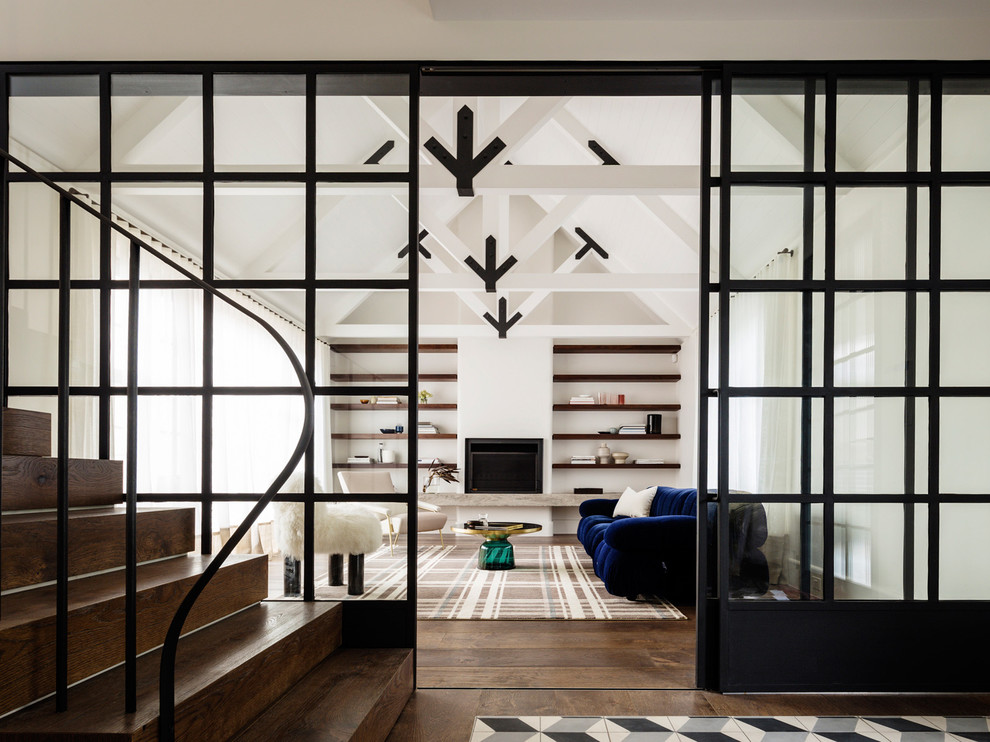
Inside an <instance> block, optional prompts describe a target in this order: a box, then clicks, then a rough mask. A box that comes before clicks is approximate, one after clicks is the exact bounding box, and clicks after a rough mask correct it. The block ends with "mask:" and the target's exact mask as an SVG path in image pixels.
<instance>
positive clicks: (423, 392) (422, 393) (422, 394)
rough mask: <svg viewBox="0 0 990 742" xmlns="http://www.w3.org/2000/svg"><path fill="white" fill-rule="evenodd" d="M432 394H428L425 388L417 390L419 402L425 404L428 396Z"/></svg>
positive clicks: (428, 399)
mask: <svg viewBox="0 0 990 742" xmlns="http://www.w3.org/2000/svg"><path fill="white" fill-rule="evenodd" d="M432 396H433V395H432V394H430V393H429V392H428V391H426V390H425V389H420V390H419V403H420V404H427V403H428V402H429V401H430V397H432Z"/></svg>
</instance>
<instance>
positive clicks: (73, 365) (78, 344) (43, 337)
mask: <svg viewBox="0 0 990 742" xmlns="http://www.w3.org/2000/svg"><path fill="white" fill-rule="evenodd" d="M99 306H100V304H99V292H97V291H85V290H80V289H76V290H73V291H72V292H71V293H70V295H69V383H70V384H72V385H74V386H76V385H78V386H95V385H96V384H98V383H99V367H100V363H99V357H100V355H99V330H98V320H99ZM8 311H9V314H8V322H9V330H8V331H9V347H10V354H9V355H10V358H9V366H8V374H9V383H10V385H11V386H55V385H57V384H58V291H55V290H49V289H11V290H10V292H9V304H8Z"/></svg>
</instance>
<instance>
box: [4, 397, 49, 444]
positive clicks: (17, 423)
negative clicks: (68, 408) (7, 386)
mask: <svg viewBox="0 0 990 742" xmlns="http://www.w3.org/2000/svg"><path fill="white" fill-rule="evenodd" d="M3 454H4V455H5V456H6V455H8V454H12V455H20V456H51V455H52V416H51V414H50V413H47V412H36V411H34V410H18V409H14V408H13V407H4V408H3Z"/></svg>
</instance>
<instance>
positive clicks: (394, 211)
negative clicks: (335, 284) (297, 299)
mask: <svg viewBox="0 0 990 742" xmlns="http://www.w3.org/2000/svg"><path fill="white" fill-rule="evenodd" d="M408 203H409V196H408V189H407V187H406V186H390V185H384V184H378V185H365V186H348V187H347V188H332V187H329V186H321V187H319V188H317V191H316V220H317V221H316V273H317V278H406V277H407V276H408V274H409V255H410V252H411V251H410V250H409V249H408V245H409V211H408ZM427 249H429V248H427ZM434 249H435V248H434Z"/></svg>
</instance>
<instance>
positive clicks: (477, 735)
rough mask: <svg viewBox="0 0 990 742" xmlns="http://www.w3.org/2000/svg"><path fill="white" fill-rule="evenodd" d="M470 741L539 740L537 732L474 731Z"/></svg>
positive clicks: (516, 741) (507, 741)
mask: <svg viewBox="0 0 990 742" xmlns="http://www.w3.org/2000/svg"><path fill="white" fill-rule="evenodd" d="M471 742H541V738H540V733H539V732H492V731H487V732H474V733H473V734H472V735H471Z"/></svg>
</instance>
